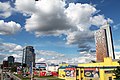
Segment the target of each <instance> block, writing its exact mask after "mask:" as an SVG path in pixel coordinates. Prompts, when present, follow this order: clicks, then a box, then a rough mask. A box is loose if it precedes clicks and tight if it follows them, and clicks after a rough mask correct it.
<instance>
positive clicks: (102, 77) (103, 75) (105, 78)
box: [59, 57, 119, 80]
mask: <svg viewBox="0 0 120 80" xmlns="http://www.w3.org/2000/svg"><path fill="white" fill-rule="evenodd" d="M65 65H68V64H64V66H65ZM114 66H119V63H118V62H117V61H114V62H113V61H112V59H111V58H109V57H108V58H104V62H97V63H86V64H78V67H80V68H77V70H79V75H78V76H77V79H79V80H81V78H83V80H87V79H86V77H84V67H103V68H100V69H99V75H100V80H108V78H109V77H111V76H112V78H113V77H115V76H113V73H108V74H106V73H105V70H106V69H104V67H114ZM108 69H109V68H108ZM81 71H82V73H81ZM59 74H60V75H61V74H64V75H65V72H64V71H62V70H59ZM59 78H61V79H66V80H76V79H75V78H69V79H68V78H67V77H66V78H63V77H60V76H59ZM93 80H95V79H93Z"/></svg>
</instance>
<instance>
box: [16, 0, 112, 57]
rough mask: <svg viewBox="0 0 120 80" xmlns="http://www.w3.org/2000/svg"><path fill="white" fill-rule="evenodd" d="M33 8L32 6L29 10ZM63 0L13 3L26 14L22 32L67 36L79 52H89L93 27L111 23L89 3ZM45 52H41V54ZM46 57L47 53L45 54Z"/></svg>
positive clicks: (18, 1) (21, 0) (32, 0)
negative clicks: (91, 28)
mask: <svg viewBox="0 0 120 80" xmlns="http://www.w3.org/2000/svg"><path fill="white" fill-rule="evenodd" d="M31 5H32V7H31ZM65 6H66V3H65V0H39V1H37V2H35V1H34V0H30V1H29V0H25V1H24V0H16V2H15V7H16V9H17V10H18V11H20V12H22V13H23V14H27V15H29V18H27V20H26V24H25V29H26V31H28V32H32V33H34V34H35V35H36V36H51V35H52V36H60V35H61V34H63V35H65V36H66V39H65V40H66V43H67V44H77V45H78V47H79V48H81V49H80V51H88V52H89V50H90V49H91V48H92V45H91V43H93V42H94V31H91V30H90V27H91V26H92V25H95V26H96V27H100V26H101V25H103V24H105V23H106V22H110V23H112V22H113V21H112V20H111V19H110V18H108V19H106V17H105V16H104V15H100V14H99V10H97V9H96V7H95V6H93V5H90V4H81V3H76V4H74V3H69V5H68V7H65ZM43 53H44V52H43ZM47 55H48V54H47Z"/></svg>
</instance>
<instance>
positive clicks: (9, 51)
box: [0, 42, 23, 62]
mask: <svg viewBox="0 0 120 80" xmlns="http://www.w3.org/2000/svg"><path fill="white" fill-rule="evenodd" d="M0 45H1V46H0V56H2V58H1V57H0V62H2V61H3V60H7V58H8V56H14V57H15V61H17V62H21V61H22V53H23V51H22V50H23V47H22V46H21V45H18V44H15V43H4V42H3V43H0Z"/></svg>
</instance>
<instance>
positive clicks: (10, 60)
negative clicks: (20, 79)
mask: <svg viewBox="0 0 120 80" xmlns="http://www.w3.org/2000/svg"><path fill="white" fill-rule="evenodd" d="M14 61H15V58H14V57H13V56H8V63H12V64H13V63H14Z"/></svg>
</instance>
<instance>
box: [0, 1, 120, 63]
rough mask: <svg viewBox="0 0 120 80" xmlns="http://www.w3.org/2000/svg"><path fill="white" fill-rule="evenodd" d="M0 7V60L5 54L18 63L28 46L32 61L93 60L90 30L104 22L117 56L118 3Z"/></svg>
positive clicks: (119, 49)
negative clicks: (108, 24)
mask: <svg viewBox="0 0 120 80" xmlns="http://www.w3.org/2000/svg"><path fill="white" fill-rule="evenodd" d="M0 7H1V8H0V44H1V47H0V55H1V56H3V57H2V58H0V61H2V60H3V59H4V60H5V59H7V56H9V55H13V56H14V57H15V58H16V61H21V56H22V49H23V48H24V47H25V46H28V45H31V46H34V48H35V50H36V52H35V53H36V56H37V57H36V62H48V63H49V62H51V63H60V62H64V61H65V62H71V63H75V62H76V63H83V62H89V61H90V60H92V59H93V60H95V52H94V51H95V42H94V31H95V30H97V29H99V28H100V26H102V25H103V24H104V23H105V22H106V21H108V22H109V23H110V25H111V27H112V33H113V40H114V46H115V53H116V55H117V57H118V55H119V53H120V36H119V31H120V27H119V26H120V17H119V15H120V11H119V7H120V1H118V0H117V1H113V0H109V1H108V0H66V1H64V0H63V1H61V0H51V1H47V0H40V1H37V2H35V1H34V0H0ZM11 45H12V46H11ZM89 58H91V59H89Z"/></svg>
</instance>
